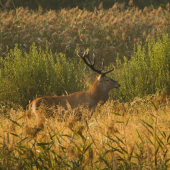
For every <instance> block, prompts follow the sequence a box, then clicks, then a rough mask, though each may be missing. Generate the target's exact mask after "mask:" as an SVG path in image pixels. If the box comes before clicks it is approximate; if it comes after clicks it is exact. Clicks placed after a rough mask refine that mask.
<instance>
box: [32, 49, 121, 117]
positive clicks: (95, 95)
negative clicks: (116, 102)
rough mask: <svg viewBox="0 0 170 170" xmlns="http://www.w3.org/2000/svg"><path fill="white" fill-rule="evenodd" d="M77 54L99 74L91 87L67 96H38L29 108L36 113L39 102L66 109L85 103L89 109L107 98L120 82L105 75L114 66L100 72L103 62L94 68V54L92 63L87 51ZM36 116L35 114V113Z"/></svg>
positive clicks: (47, 105) (102, 102)
mask: <svg viewBox="0 0 170 170" xmlns="http://www.w3.org/2000/svg"><path fill="white" fill-rule="evenodd" d="M77 55H78V56H79V57H80V58H82V60H83V61H84V62H85V64H86V65H87V66H89V67H90V68H91V69H92V70H93V71H95V72H97V73H98V74H100V75H99V76H98V77H97V78H96V80H95V82H94V83H93V85H92V86H91V88H90V89H89V90H87V91H80V92H75V93H72V94H70V95H67V96H52V97H51V96H45V97H40V98H37V99H35V100H33V101H32V102H31V103H30V104H29V109H32V111H33V112H34V113H35V114H36V110H37V109H38V107H39V106H40V105H41V103H43V104H45V106H46V107H51V106H53V105H55V106H62V107H64V109H66V110H67V105H68V103H69V105H70V106H71V108H76V107H78V106H80V105H86V106H87V107H88V109H89V110H91V109H92V108H94V107H96V106H97V104H98V103H100V104H101V105H102V104H104V103H105V102H106V101H107V100H108V93H109V91H110V90H111V89H113V88H119V87H120V84H119V83H118V82H116V81H114V80H113V79H111V78H109V77H107V76H106V74H107V73H110V72H111V71H113V70H114V67H113V68H112V69H111V70H109V71H106V72H102V69H103V65H104V63H103V62H102V67H101V68H100V69H96V68H94V64H95V56H94V54H93V63H91V61H90V59H89V53H88V52H84V54H81V53H80V52H77ZM36 116H37V114H36Z"/></svg>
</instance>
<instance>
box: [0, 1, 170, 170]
mask: <svg viewBox="0 0 170 170" xmlns="http://www.w3.org/2000/svg"><path fill="white" fill-rule="evenodd" d="M0 18H1V20H0V28H1V33H0V34H1V38H0V56H1V58H0V80H1V81H0V126H1V128H0V169H144V170H145V169H163V170H164V169H169V167H170V163H169V160H170V148H169V145H170V131H169V122H170V118H169V112H170V103H169V94H170V90H169V89H170V88H169V82H170V75H169V74H170V73H169V70H170V65H169V63H170V38H169V35H170V27H169V24H170V7H169V4H167V5H166V7H165V8H164V9H163V8H162V7H159V8H158V9H154V8H153V7H152V6H151V7H145V8H144V10H143V11H142V10H139V9H138V8H135V7H134V6H133V4H129V7H128V8H126V9H125V7H124V6H123V5H122V4H117V3H115V5H114V6H113V7H112V8H110V9H108V10H104V9H103V7H102V5H100V6H99V7H98V8H96V9H95V10H94V12H89V11H86V10H85V9H84V10H80V9H79V8H78V7H77V8H74V9H70V10H66V9H61V10H60V11H57V12H55V11H43V10H42V9H41V8H39V10H38V11H32V10H29V9H24V8H22V7H20V8H18V9H16V10H12V11H1V12H0ZM16 43H17V44H16ZM87 47H89V48H90V55H91V54H92V53H94V54H95V55H96V59H97V62H96V65H97V67H98V66H100V63H101V62H102V58H104V59H105V65H106V67H107V68H106V69H109V68H110V67H111V66H110V63H111V64H114V66H115V71H114V74H110V75H109V77H112V78H113V79H114V80H116V81H118V82H119V83H120V84H121V88H120V89H114V90H112V92H111V93H110V98H109V100H108V101H107V102H106V104H105V105H103V106H102V107H101V108H96V110H95V111H94V114H93V116H92V117H90V113H89V111H88V110H87V109H86V108H82V107H80V108H76V109H74V110H72V109H69V110H68V111H65V114H64V115H63V114H62V113H63V112H62V108H60V109H58V110H57V111H56V110H53V109H52V110H51V111H52V112H53V114H54V115H55V117H50V118H49V117H48V113H47V112H46V110H45V109H43V107H42V108H41V109H40V110H39V116H38V117H37V118H36V117H35V115H34V114H33V113H32V112H31V111H30V110H28V109H27V108H28V103H29V101H30V100H33V99H35V98H36V97H37V96H38V97H39V96H46V95H50V96H52V95H66V94H67V93H68V94H70V93H73V92H75V91H79V90H86V89H88V88H89V87H90V86H91V84H92V83H93V81H94V80H95V77H96V75H93V74H92V73H91V70H89V69H88V68H86V67H85V66H84V63H83V62H82V61H80V60H79V59H77V58H78V57H77V56H76V52H77V50H80V51H83V50H85V49H86V48H87ZM77 115H81V117H82V119H81V120H78V116H77Z"/></svg>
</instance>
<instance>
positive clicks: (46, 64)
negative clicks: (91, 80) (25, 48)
mask: <svg viewBox="0 0 170 170" xmlns="http://www.w3.org/2000/svg"><path fill="white" fill-rule="evenodd" d="M0 79H1V81H0V100H1V101H10V102H14V103H18V104H20V105H22V106H24V107H25V106H26V105H27V104H28V103H29V100H32V99H34V98H35V97H38V96H44V95H54V94H55V95H62V94H65V93H66V92H67V93H72V92H75V91H78V90H82V89H83V88H84V85H85V83H84V74H83V70H82V68H81V63H78V62H77V60H76V59H73V60H72V61H70V60H68V59H66V57H65V55H63V54H61V53H59V54H55V55H52V53H51V52H50V50H49V49H48V47H47V48H46V51H43V50H41V49H37V47H36V46H35V45H34V44H33V45H32V47H31V48H30V52H29V54H26V53H25V54H22V51H21V50H19V49H18V46H16V47H15V49H14V50H11V51H10V52H9V53H8V54H7V56H6V57H5V59H2V58H1V68H0Z"/></svg>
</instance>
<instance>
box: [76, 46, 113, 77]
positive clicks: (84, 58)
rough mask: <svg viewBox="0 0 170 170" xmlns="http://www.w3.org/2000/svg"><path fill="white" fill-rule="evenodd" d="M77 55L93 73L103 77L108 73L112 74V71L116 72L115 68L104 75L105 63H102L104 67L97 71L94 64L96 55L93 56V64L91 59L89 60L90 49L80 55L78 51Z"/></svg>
mask: <svg viewBox="0 0 170 170" xmlns="http://www.w3.org/2000/svg"><path fill="white" fill-rule="evenodd" d="M77 55H78V56H79V57H80V58H82V59H83V61H84V62H85V64H86V65H88V66H89V67H90V68H91V69H92V70H93V71H95V72H97V73H99V74H102V75H103V76H104V75H105V74H107V73H110V72H111V71H113V70H114V66H113V68H112V69H110V70H108V71H106V72H104V73H102V70H103V67H104V61H102V66H101V68H100V69H96V68H94V64H95V55H94V54H93V63H91V61H90V59H89V49H87V52H86V51H84V53H83V54H82V53H80V52H79V51H77Z"/></svg>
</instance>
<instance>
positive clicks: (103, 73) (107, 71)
mask: <svg viewBox="0 0 170 170" xmlns="http://www.w3.org/2000/svg"><path fill="white" fill-rule="evenodd" d="M114 69H115V67H114V66H113V67H112V69H110V70H108V71H106V72H104V73H102V75H105V74H107V73H110V72H111V71H113V70H114Z"/></svg>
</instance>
